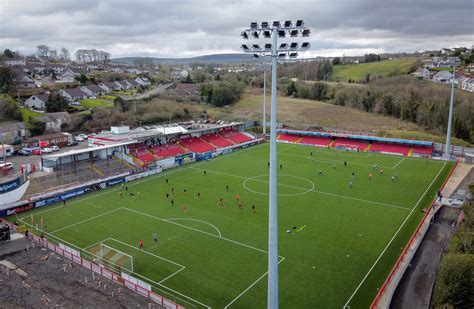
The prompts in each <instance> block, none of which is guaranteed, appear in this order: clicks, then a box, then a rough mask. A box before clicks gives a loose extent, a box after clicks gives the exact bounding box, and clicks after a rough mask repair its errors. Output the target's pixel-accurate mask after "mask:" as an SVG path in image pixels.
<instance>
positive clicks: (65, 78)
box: [56, 69, 76, 83]
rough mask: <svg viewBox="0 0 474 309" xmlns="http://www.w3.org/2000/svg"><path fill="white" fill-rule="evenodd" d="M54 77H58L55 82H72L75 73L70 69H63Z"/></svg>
mask: <svg viewBox="0 0 474 309" xmlns="http://www.w3.org/2000/svg"><path fill="white" fill-rule="evenodd" d="M56 77H57V78H58V80H56V83H73V82H75V81H76V74H75V73H74V72H73V71H72V70H71V69H67V70H65V71H64V72H63V73H61V74H60V75H59V76H56Z"/></svg>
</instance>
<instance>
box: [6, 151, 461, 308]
mask: <svg viewBox="0 0 474 309" xmlns="http://www.w3.org/2000/svg"><path fill="white" fill-rule="evenodd" d="M268 150H269V147H268V144H262V145H259V146H254V147H250V148H247V149H244V150H240V151H237V152H234V153H233V154H229V155H225V156H222V157H218V158H215V159H213V160H211V161H205V162H199V163H193V164H190V165H186V166H184V167H181V168H176V169H172V170H169V171H167V172H165V173H162V174H158V175H155V176H151V177H148V178H145V179H142V180H138V181H134V182H131V183H128V184H127V185H128V190H129V191H130V192H133V193H134V194H135V196H130V195H127V194H125V195H124V196H123V197H120V196H119V190H121V188H120V187H115V188H110V189H106V190H104V191H99V192H96V193H93V194H90V195H87V196H85V197H82V198H78V199H76V200H72V201H70V202H69V203H68V205H67V206H65V207H64V206H62V205H56V206H50V207H48V208H45V209H37V210H36V211H33V212H31V213H26V214H21V215H19V217H18V218H16V219H17V220H18V219H20V220H21V221H22V222H24V223H26V224H29V223H30V217H31V216H30V214H34V216H35V219H36V222H39V221H40V218H43V219H44V220H45V223H46V225H47V229H46V230H47V232H48V233H47V234H46V237H47V238H48V239H49V240H53V241H61V242H67V243H69V244H70V245H71V246H72V245H74V246H76V247H79V248H83V249H84V248H91V247H94V246H95V245H97V243H101V242H102V243H104V244H106V245H107V246H110V247H113V248H116V249H117V250H121V251H123V252H125V253H127V254H130V255H132V256H133V259H134V271H135V273H136V274H135V276H137V277H139V278H142V279H144V278H147V279H146V280H147V281H148V282H149V283H151V284H153V285H154V286H157V287H158V288H159V290H158V291H159V292H161V293H163V291H166V292H169V293H170V294H176V293H179V294H180V299H183V300H186V301H187V302H189V303H190V304H194V305H196V307H201V306H202V305H207V306H211V307H213V308H226V307H229V308H262V307H264V306H265V304H266V283H267V277H266V272H267V251H266V250H267V220H268V216H267V215H268V212H267V205H268V202H267V201H268V195H267V192H268V167H267V162H268V159H267V158H268ZM278 152H279V153H278V158H279V159H278V160H279V164H280V163H281V164H282V166H283V169H282V170H280V169H278V174H279V175H278V194H279V199H278V202H279V255H280V264H279V265H280V271H279V278H280V279H279V280H280V281H279V282H280V304H281V308H342V307H343V306H344V305H346V304H348V305H350V307H351V308H367V307H368V305H369V304H370V302H371V300H372V299H373V297H374V296H375V294H376V292H377V288H378V287H379V286H380V285H381V284H382V283H383V281H384V280H385V278H386V276H387V275H388V273H389V272H390V269H391V267H392V265H393V264H394V263H395V261H396V259H397V258H398V255H399V254H400V253H401V251H402V249H403V246H404V245H405V244H406V243H407V241H408V239H409V238H410V236H411V234H412V233H413V231H414V229H415V228H416V226H417V224H418V223H419V221H420V219H421V218H422V216H423V213H422V212H421V210H422V208H424V207H427V206H428V205H429V204H430V203H431V201H432V199H433V197H434V195H435V192H436V190H437V189H438V188H440V187H441V185H442V183H443V182H444V180H445V179H446V177H447V175H448V173H449V171H450V169H451V168H452V163H445V162H442V161H435V160H424V159H415V158H404V157H397V156H386V155H378V154H371V153H349V152H341V151H336V150H332V149H325V148H315V147H307V146H301V145H290V144H279V145H278ZM311 152H313V154H312V155H311ZM344 161H347V166H344V164H343V162H344ZM374 164H377V165H378V166H379V167H380V168H383V169H384V174H383V175H382V174H380V173H379V172H374V171H373V165H374ZM333 165H334V166H335V168H333ZM204 170H206V171H207V175H204V172H203V171H204ZM319 170H321V171H322V172H323V175H322V176H321V175H319V174H318V172H319ZM352 172H354V173H355V176H356V179H355V180H354V182H353V187H352V188H350V187H349V181H350V180H351V174H352ZM368 173H373V174H374V176H373V179H372V180H369V179H368V177H367V175H368ZM395 174H397V175H398V179H397V180H396V181H392V180H391V176H392V175H395ZM165 179H168V181H169V183H168V184H167V183H166V181H165ZM226 185H228V186H229V192H226V189H225V186H226ZM171 188H174V191H175V194H172V190H171ZM184 189H186V190H187V192H186V193H184ZM138 192H140V193H138ZM198 192H199V193H200V194H201V197H200V198H199V199H198V198H196V195H197V193H198ZM166 193H169V194H171V198H172V199H173V200H174V206H172V205H171V203H170V200H169V199H167V198H166V196H165V195H166ZM236 194H240V197H241V201H242V203H243V209H239V207H238V206H237V203H236V201H235V196H236ZM221 197H222V198H223V199H224V205H225V206H220V205H219V203H218V200H219V199H220V198H221ZM184 205H186V206H187V207H188V211H187V212H184V211H183V210H184V209H183V206H184ZM252 205H255V206H256V213H253V212H252V211H251V206H252ZM10 219H11V220H14V219H15V218H10ZM153 232H156V233H157V234H158V239H159V241H158V243H154V242H153V240H152V233H153ZM140 239H143V240H144V250H140V249H138V242H139V240H140ZM85 251H87V249H85V250H84V251H83V252H85ZM144 280H145V279H144ZM165 296H168V294H167V295H165ZM188 307H193V306H192V305H188Z"/></svg>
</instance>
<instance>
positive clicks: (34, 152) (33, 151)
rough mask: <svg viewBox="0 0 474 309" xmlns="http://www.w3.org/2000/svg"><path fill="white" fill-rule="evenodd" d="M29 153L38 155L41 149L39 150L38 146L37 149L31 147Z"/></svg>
mask: <svg viewBox="0 0 474 309" xmlns="http://www.w3.org/2000/svg"><path fill="white" fill-rule="evenodd" d="M31 154H32V155H37V156H39V155H40V154H41V150H39V148H38V149H33V150H32V151H31Z"/></svg>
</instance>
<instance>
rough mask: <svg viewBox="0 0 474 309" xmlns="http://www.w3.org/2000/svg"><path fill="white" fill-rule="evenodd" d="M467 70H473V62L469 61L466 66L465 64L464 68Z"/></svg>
mask: <svg viewBox="0 0 474 309" xmlns="http://www.w3.org/2000/svg"><path fill="white" fill-rule="evenodd" d="M465 70H466V71H467V72H471V73H473V72H474V63H469V64H468V65H467V66H466V69H465Z"/></svg>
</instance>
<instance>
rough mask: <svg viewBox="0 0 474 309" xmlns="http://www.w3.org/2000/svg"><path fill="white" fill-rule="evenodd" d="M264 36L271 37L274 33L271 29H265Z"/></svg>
mask: <svg viewBox="0 0 474 309" xmlns="http://www.w3.org/2000/svg"><path fill="white" fill-rule="evenodd" d="M263 37H264V38H265V39H269V38H271V37H272V33H271V32H270V31H269V30H265V31H263Z"/></svg>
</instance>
